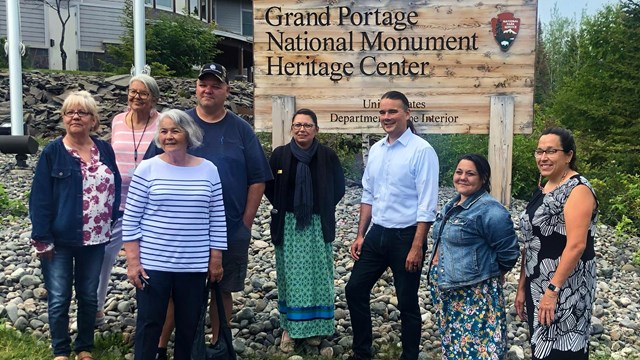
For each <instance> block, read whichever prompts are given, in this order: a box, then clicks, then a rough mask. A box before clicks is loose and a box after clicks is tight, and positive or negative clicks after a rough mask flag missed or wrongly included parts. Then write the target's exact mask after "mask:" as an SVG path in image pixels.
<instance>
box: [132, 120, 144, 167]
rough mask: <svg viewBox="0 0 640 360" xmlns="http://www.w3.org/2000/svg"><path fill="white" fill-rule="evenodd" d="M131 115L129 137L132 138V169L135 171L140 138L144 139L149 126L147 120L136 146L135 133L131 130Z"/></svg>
mask: <svg viewBox="0 0 640 360" xmlns="http://www.w3.org/2000/svg"><path fill="white" fill-rule="evenodd" d="M129 114H131V118H130V119H131V137H132V138H133V168H134V169H135V168H136V167H137V166H138V148H139V147H140V144H141V143H142V138H143V137H144V133H145V132H146V131H147V125H149V119H147V121H146V122H145V123H144V129H142V135H140V140H138V143H137V144H136V132H135V130H134V129H133V113H129Z"/></svg>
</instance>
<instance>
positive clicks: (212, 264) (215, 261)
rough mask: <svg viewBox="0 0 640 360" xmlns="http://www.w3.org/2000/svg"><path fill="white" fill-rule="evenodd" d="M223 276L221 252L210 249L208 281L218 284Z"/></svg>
mask: <svg viewBox="0 0 640 360" xmlns="http://www.w3.org/2000/svg"><path fill="white" fill-rule="evenodd" d="M223 275H224V270H223V269H222V251H220V250H213V249H212V250H211V254H210V256H209V281H212V282H219V281H220V280H222V276H223Z"/></svg>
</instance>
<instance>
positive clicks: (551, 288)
mask: <svg viewBox="0 0 640 360" xmlns="http://www.w3.org/2000/svg"><path fill="white" fill-rule="evenodd" d="M547 289H549V290H551V291H553V292H554V293H556V294H557V293H559V292H560V288H559V287H557V286H555V285H553V284H552V283H549V286H547Z"/></svg>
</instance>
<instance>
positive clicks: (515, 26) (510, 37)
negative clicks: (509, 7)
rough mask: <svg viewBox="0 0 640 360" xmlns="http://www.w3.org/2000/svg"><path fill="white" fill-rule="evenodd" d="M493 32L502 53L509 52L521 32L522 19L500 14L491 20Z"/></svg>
mask: <svg viewBox="0 0 640 360" xmlns="http://www.w3.org/2000/svg"><path fill="white" fill-rule="evenodd" d="M491 30H492V31H493V37H494V38H495V39H496V42H497V43H498V45H500V49H501V50H502V51H507V50H509V47H511V44H513V42H514V41H515V40H516V36H518V32H519V31H520V19H519V18H516V17H514V16H513V13H502V14H498V16H497V17H494V18H493V19H491Z"/></svg>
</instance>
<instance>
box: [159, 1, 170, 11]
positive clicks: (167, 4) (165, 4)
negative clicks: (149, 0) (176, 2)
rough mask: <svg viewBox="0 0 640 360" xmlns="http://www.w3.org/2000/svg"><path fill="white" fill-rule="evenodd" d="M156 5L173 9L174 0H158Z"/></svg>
mask: <svg viewBox="0 0 640 360" xmlns="http://www.w3.org/2000/svg"><path fill="white" fill-rule="evenodd" d="M156 7H157V8H164V9H169V10H173V0H156Z"/></svg>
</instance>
